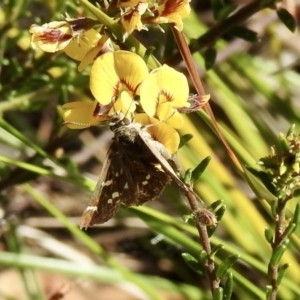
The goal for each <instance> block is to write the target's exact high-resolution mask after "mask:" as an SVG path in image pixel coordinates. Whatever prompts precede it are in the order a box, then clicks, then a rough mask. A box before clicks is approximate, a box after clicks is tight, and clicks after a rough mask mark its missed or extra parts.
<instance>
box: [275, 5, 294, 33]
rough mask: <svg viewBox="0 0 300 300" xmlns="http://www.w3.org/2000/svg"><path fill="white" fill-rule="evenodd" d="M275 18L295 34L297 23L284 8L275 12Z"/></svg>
mask: <svg viewBox="0 0 300 300" xmlns="http://www.w3.org/2000/svg"><path fill="white" fill-rule="evenodd" d="M277 16H278V18H279V19H280V21H281V22H282V23H283V24H284V25H285V26H286V27H287V28H288V29H289V30H290V31H291V32H295V30H296V27H297V22H296V20H295V18H294V17H293V16H292V15H291V14H290V13H289V12H288V11H287V10H286V9H284V8H280V9H278V10H277Z"/></svg>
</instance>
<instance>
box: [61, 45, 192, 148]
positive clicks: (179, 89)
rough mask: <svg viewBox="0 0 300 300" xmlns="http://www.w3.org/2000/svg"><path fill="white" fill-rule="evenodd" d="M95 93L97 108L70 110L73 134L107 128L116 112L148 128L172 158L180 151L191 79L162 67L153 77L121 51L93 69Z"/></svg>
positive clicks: (91, 104) (92, 105)
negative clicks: (95, 127) (101, 125)
mask: <svg viewBox="0 0 300 300" xmlns="http://www.w3.org/2000/svg"><path fill="white" fill-rule="evenodd" d="M90 89H91V92H92V94H93V96H94V97H95V99H96V100H95V101H94V102H72V103H68V104H65V105H64V106H63V108H64V109H65V114H64V119H65V124H66V125H67V126H68V127H69V128H73V129H74V128H75V129H80V128H86V127H89V126H92V125H96V124H98V123H101V122H104V121H105V120H107V119H108V118H109V116H110V115H111V114H113V113H114V112H116V111H120V112H122V113H123V114H124V115H126V116H127V117H129V118H131V119H132V121H135V122H138V123H141V124H144V125H147V124H156V125H155V126H149V131H150V133H151V134H152V136H154V137H155V139H157V140H158V141H159V142H161V143H162V144H163V145H164V146H165V147H166V148H167V149H168V150H169V152H170V153H174V152H176V151H177V148H178V145H179V135H178V133H177V131H176V130H175V128H176V129H180V128H182V127H183V118H182V114H180V113H179V112H178V110H180V109H184V108H186V109H188V108H189V107H190V103H189V87H188V82H187V79H186V77H185V76H184V75H183V74H182V73H180V72H178V71H176V70H174V69H173V68H170V67H169V66H167V65H163V66H162V67H159V68H157V69H154V70H152V71H151V72H149V70H148V67H147V65H146V63H145V62H144V60H143V59H142V58H141V57H140V56H139V55H137V54H135V53H132V52H128V51H122V50H118V51H115V52H108V53H105V54H103V55H101V56H100V57H98V58H97V60H96V61H95V63H94V64H93V66H92V69H91V75H90Z"/></svg>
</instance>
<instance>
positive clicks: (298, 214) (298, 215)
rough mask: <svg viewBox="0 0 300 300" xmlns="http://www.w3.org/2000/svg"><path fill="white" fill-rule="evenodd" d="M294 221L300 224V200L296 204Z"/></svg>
mask: <svg viewBox="0 0 300 300" xmlns="http://www.w3.org/2000/svg"><path fill="white" fill-rule="evenodd" d="M293 223H295V224H296V225H297V226H299V223H300V202H298V203H297V204H296V207H295V212H294V217H293Z"/></svg>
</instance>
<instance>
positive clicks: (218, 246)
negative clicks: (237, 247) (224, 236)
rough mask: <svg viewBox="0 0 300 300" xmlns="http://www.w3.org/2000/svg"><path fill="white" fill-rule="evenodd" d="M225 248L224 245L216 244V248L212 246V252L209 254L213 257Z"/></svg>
mask: <svg viewBox="0 0 300 300" xmlns="http://www.w3.org/2000/svg"><path fill="white" fill-rule="evenodd" d="M223 249H224V245H222V244H218V245H216V246H215V247H214V248H212V250H211V253H210V255H209V256H210V257H211V258H212V257H213V256H215V255H216V253H217V252H218V251H219V250H223Z"/></svg>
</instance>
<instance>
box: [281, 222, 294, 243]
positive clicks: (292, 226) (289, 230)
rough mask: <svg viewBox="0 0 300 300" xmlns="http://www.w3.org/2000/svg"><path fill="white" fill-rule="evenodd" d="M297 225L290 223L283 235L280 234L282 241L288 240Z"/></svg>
mask: <svg viewBox="0 0 300 300" xmlns="http://www.w3.org/2000/svg"><path fill="white" fill-rule="evenodd" d="M296 228H297V225H296V224H295V223H290V224H289V226H288V227H287V228H286V229H285V231H284V233H283V234H282V239H283V240H284V239H286V238H288V237H289V236H290V235H291V234H292V233H293V232H295V230H296Z"/></svg>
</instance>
